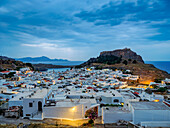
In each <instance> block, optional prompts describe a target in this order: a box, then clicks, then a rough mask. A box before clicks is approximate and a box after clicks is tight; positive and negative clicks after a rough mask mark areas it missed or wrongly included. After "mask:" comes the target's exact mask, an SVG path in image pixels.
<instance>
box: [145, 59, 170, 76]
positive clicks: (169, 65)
mask: <svg viewBox="0 0 170 128" xmlns="http://www.w3.org/2000/svg"><path fill="white" fill-rule="evenodd" d="M145 63H146V64H153V65H154V66H155V67H156V68H158V69H161V70H164V71H166V72H168V73H169V74H170V61H145Z"/></svg>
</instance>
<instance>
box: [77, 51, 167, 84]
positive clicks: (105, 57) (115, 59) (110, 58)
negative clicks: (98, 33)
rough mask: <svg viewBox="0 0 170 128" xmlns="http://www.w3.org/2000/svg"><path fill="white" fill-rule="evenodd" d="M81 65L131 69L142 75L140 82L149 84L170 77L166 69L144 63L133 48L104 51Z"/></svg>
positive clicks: (133, 72) (134, 72) (135, 73)
mask: <svg viewBox="0 0 170 128" xmlns="http://www.w3.org/2000/svg"><path fill="white" fill-rule="evenodd" d="M80 66H86V67H88V66H89V67H90V66H94V67H100V68H112V69H119V70H127V69H129V70H131V72H132V74H134V75H139V76H140V80H139V82H140V83H143V84H148V83H150V82H151V81H154V80H155V79H165V78H170V74H168V73H167V72H166V71H162V70H160V69H157V68H156V67H155V66H154V65H152V64H144V61H143V59H142V57H141V56H140V55H137V53H135V52H133V51H132V50H131V49H127V48H125V49H118V50H114V51H104V52H101V53H100V56H99V57H97V58H91V59H89V60H88V61H87V62H85V63H83V64H81V65H80Z"/></svg>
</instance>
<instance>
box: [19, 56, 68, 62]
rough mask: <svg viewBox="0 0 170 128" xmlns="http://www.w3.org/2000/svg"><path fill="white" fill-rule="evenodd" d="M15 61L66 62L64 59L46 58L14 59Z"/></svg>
mask: <svg viewBox="0 0 170 128" xmlns="http://www.w3.org/2000/svg"><path fill="white" fill-rule="evenodd" d="M16 60H20V61H23V62H44V61H68V60H66V59H50V58H48V57H46V56H41V57H24V58H16Z"/></svg>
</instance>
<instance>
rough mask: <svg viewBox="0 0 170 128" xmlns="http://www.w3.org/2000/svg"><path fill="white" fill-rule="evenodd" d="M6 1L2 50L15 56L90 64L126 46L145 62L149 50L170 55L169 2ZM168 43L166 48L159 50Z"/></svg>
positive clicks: (1, 14)
mask: <svg viewBox="0 0 170 128" xmlns="http://www.w3.org/2000/svg"><path fill="white" fill-rule="evenodd" d="M0 3H1V7H0V19H1V22H0V45H1V47H0V51H1V52H2V53H4V54H6V55H9V56H14V57H15V56H21V55H22V56H42V55H46V56H49V57H51V58H52V57H53V58H66V59H71V60H87V59H88V58H90V57H95V56H97V55H98V54H99V52H101V51H104V50H114V49H116V48H124V47H131V48H132V49H134V50H136V51H137V52H139V53H141V54H142V56H144V59H145V57H146V58H147V57H148V56H149V54H151V53H149V52H147V51H148V49H149V48H150V52H152V53H154V54H152V57H153V58H154V57H155V58H156V57H158V56H160V55H161V53H160V52H159V54H158V53H156V52H154V50H156V51H162V52H164V54H163V55H164V56H165V54H169V52H168V50H167V49H168V47H169V45H167V44H168V43H169V42H168V41H169V40H170V36H169V34H170V29H169V28H170V22H169V21H170V13H169V12H170V8H169V6H170V2H169V1H168V0H149V1H148V0H93V1H92V0H83V1H80V0H74V1H68V0H43V1H39V0H33V1H30V0H24V1H23V0H19V2H18V0H12V1H10V0H6V1H3V2H0ZM5 10H6V11H5ZM164 42H166V43H167V44H166V47H164V48H163V47H159V46H162V45H165V43H164ZM151 46H153V48H151ZM156 46H157V47H156ZM15 49H17V50H15ZM164 49H166V50H164ZM146 53H147V54H146ZM166 58H167V59H169V58H168V57H165V58H164V59H165V60H166ZM159 59H160V57H159Z"/></svg>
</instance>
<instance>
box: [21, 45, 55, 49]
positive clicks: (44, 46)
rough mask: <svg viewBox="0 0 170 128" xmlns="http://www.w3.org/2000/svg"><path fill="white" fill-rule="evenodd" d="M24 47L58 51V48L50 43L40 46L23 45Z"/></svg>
mask: <svg viewBox="0 0 170 128" xmlns="http://www.w3.org/2000/svg"><path fill="white" fill-rule="evenodd" d="M22 45H23V46H28V47H36V48H44V49H49V50H51V49H56V48H57V47H58V46H57V45H56V44H50V43H39V44H22Z"/></svg>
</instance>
